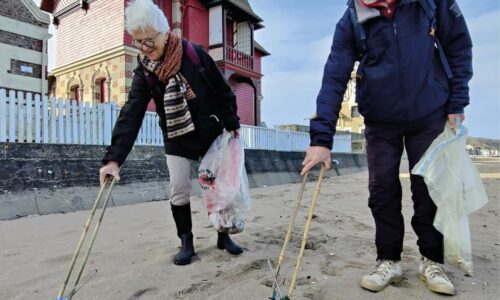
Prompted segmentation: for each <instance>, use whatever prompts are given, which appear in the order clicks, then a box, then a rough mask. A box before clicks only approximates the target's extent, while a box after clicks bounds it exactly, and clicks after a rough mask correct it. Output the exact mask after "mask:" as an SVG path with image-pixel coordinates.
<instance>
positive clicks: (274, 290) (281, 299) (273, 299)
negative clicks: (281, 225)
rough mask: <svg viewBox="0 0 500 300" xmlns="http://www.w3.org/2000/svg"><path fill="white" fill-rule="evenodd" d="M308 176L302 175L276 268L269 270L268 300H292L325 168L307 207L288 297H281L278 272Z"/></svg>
mask: <svg viewBox="0 0 500 300" xmlns="http://www.w3.org/2000/svg"><path fill="white" fill-rule="evenodd" d="M308 175H309V172H308V173H306V174H305V175H304V178H303V180H302V185H301V186H300V190H299V194H298V196H297V202H296V204H295V207H294V209H293V212H292V215H291V218H290V223H289V224H288V230H287V232H286V236H285V240H284V242H283V246H282V248H281V252H280V255H279V257H278V264H277V266H276V269H275V271H272V269H271V271H272V273H273V286H272V296H271V297H270V298H269V299H271V300H289V299H291V298H292V296H293V292H294V290H295V284H296V282H297V275H298V273H299V271H300V266H301V263H302V256H303V255H304V249H305V248H306V243H307V236H308V234H309V229H310V228H311V221H312V217H313V213H314V209H315V207H316V201H317V200H318V196H319V193H320V189H321V182H322V181H323V177H324V176H325V166H324V165H323V164H322V165H321V171H320V173H319V178H318V182H317V183H316V187H315V189H314V194H313V198H312V201H311V205H310V206H309V213H308V215H307V220H306V224H305V227H304V233H303V236H302V244H301V247H300V252H299V255H298V257H297V262H296V264H295V271H294V273H293V276H292V281H291V283H290V287H289V289H288V295H286V296H284V297H281V290H280V289H279V287H278V277H279V272H280V269H281V266H282V264H283V261H284V259H285V251H286V247H287V246H288V242H289V241H290V237H291V235H292V230H293V227H294V225H295V219H296V217H297V212H298V210H299V208H300V203H301V201H302V195H303V194H304V189H305V186H306V183H307V177H308ZM277 293H278V297H279V298H276V294H277Z"/></svg>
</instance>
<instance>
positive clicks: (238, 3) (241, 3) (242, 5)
mask: <svg viewBox="0 0 500 300" xmlns="http://www.w3.org/2000/svg"><path fill="white" fill-rule="evenodd" d="M204 2H205V4H206V5H207V6H208V7H212V6H215V5H218V4H223V3H228V4H230V5H232V6H234V7H236V8H238V9H239V10H241V11H242V12H244V13H245V14H247V15H248V16H249V17H251V18H252V20H253V21H255V22H256V23H259V22H262V21H263V20H262V19H261V18H260V17H259V16H258V15H257V14H256V13H255V12H254V11H253V10H252V7H251V6H250V3H248V0H205V1H204Z"/></svg>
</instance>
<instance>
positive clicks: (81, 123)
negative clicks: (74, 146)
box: [78, 101, 85, 145]
mask: <svg viewBox="0 0 500 300" xmlns="http://www.w3.org/2000/svg"><path fill="white" fill-rule="evenodd" d="M78 131H79V134H78V137H79V144H80V145H84V144H85V108H84V106H83V101H79V102H78Z"/></svg>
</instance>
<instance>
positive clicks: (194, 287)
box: [175, 281, 214, 299]
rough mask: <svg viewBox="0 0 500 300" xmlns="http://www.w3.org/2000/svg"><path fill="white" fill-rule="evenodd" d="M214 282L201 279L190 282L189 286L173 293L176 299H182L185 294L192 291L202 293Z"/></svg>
mask: <svg viewBox="0 0 500 300" xmlns="http://www.w3.org/2000/svg"><path fill="white" fill-rule="evenodd" d="M213 285H214V284H213V283H212V282H209V281H201V282H197V283H193V284H191V286H190V287H188V288H185V289H182V290H180V291H178V292H177V293H176V294H175V297H176V298H177V299H184V298H185V296H187V295H189V294H193V293H204V294H206V293H205V292H206V291H207V290H209V289H210V288H211V287H212V286H213Z"/></svg>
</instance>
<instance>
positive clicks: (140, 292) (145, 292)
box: [127, 287, 158, 300]
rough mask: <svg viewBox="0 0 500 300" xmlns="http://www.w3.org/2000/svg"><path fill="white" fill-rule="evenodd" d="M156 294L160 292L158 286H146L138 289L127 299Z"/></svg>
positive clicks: (134, 299)
mask: <svg viewBox="0 0 500 300" xmlns="http://www.w3.org/2000/svg"><path fill="white" fill-rule="evenodd" d="M156 294H158V288H156V287H150V288H145V289H142V290H138V291H136V292H135V293H134V294H133V295H132V296H130V297H128V298H127V300H137V299H139V298H140V297H142V296H144V295H147V296H152V295H156Z"/></svg>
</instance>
